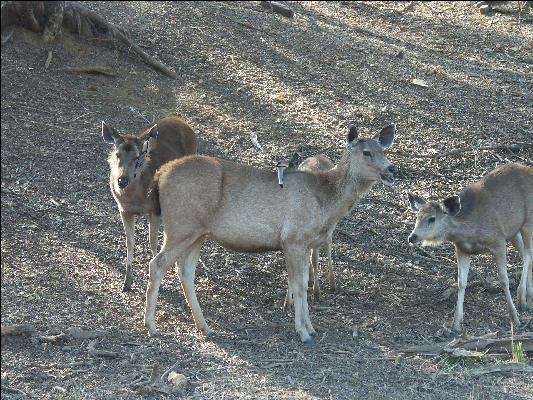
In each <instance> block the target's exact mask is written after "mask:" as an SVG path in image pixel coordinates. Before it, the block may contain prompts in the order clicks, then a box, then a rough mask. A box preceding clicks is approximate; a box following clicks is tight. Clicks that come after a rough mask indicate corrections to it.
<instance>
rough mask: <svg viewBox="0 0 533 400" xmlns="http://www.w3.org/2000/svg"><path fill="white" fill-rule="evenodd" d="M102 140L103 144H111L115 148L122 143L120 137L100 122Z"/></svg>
mask: <svg viewBox="0 0 533 400" xmlns="http://www.w3.org/2000/svg"><path fill="white" fill-rule="evenodd" d="M102 138H103V139H104V142H106V143H112V144H114V145H115V146H116V145H118V144H119V142H120V141H122V137H121V136H120V135H119V134H118V133H117V132H116V131H115V130H114V129H113V128H111V127H110V126H108V125H107V124H106V123H105V122H104V121H102Z"/></svg>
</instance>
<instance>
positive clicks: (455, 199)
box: [442, 196, 461, 217]
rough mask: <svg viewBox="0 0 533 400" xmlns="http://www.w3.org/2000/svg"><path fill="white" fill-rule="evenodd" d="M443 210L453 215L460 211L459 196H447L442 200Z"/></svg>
mask: <svg viewBox="0 0 533 400" xmlns="http://www.w3.org/2000/svg"><path fill="white" fill-rule="evenodd" d="M442 209H443V211H444V212H445V213H446V214H448V215H450V216H452V217H454V216H456V215H457V214H459V211H461V198H460V197H459V196H452V197H448V198H447V199H446V200H444V201H443V202H442Z"/></svg>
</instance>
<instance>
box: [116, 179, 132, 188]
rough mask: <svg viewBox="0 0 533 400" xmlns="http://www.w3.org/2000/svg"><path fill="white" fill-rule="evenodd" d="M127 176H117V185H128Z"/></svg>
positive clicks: (122, 186) (123, 186)
mask: <svg viewBox="0 0 533 400" xmlns="http://www.w3.org/2000/svg"><path fill="white" fill-rule="evenodd" d="M128 183H129V181H128V178H126V177H124V176H121V177H120V178H118V186H120V187H121V188H125V187H126V186H128Z"/></svg>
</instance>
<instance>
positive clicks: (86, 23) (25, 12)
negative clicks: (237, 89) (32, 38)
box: [1, 1, 176, 78]
mask: <svg viewBox="0 0 533 400" xmlns="http://www.w3.org/2000/svg"><path fill="white" fill-rule="evenodd" d="M1 17H2V31H4V30H5V29H8V28H9V27H11V28H12V25H20V26H22V27H24V28H26V29H29V30H31V31H33V32H38V33H42V34H43V40H44V42H45V43H50V42H53V41H54V40H56V39H57V38H58V37H60V36H61V35H62V33H63V31H67V32H70V33H73V34H77V35H78V36H80V37H84V38H86V39H91V38H102V37H103V38H106V39H109V38H111V39H113V40H118V41H119V42H121V43H123V44H125V45H126V46H128V48H130V49H132V50H133V51H134V52H135V53H136V54H137V55H138V56H139V57H140V58H141V59H142V60H143V61H144V62H145V63H146V64H148V65H149V66H150V67H151V68H153V69H155V70H157V71H160V72H163V73H164V74H165V75H167V76H170V77H172V78H176V73H175V72H174V71H172V70H171V69H170V68H168V67H167V66H166V65H164V64H163V63H161V62H159V61H157V60H155V59H154V58H152V57H151V56H150V55H148V54H147V53H146V52H145V51H144V50H142V49H141V48H140V47H139V46H138V45H136V44H135V43H133V42H132V40H131V39H130V38H128V36H127V35H126V34H125V33H124V32H123V31H122V30H121V29H119V28H117V27H115V26H114V25H112V24H110V23H109V22H107V21H106V20H105V18H104V17H102V16H101V15H99V14H98V13H96V12H94V11H91V10H89V9H88V8H86V7H84V6H83V5H81V4H80V3H77V2H63V1H47V2H44V1H33V2H27V1H7V2H5V4H4V5H3V6H2V14H1ZM12 34H13V31H12V29H11V31H10V32H9V33H8V34H6V35H5V36H4V35H2V44H4V43H6V42H7V41H8V40H9V39H10V37H11V35H12ZM95 72H98V71H95Z"/></svg>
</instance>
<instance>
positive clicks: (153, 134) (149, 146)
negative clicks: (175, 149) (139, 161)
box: [143, 124, 159, 153]
mask: <svg viewBox="0 0 533 400" xmlns="http://www.w3.org/2000/svg"><path fill="white" fill-rule="evenodd" d="M158 134H159V132H158V130H157V124H155V125H154V126H152V127H151V128H150V130H149V131H148V133H147V134H146V137H147V138H148V141H146V142H144V145H143V152H145V153H150V152H152V151H153V150H155V148H156V147H157V135H158Z"/></svg>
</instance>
